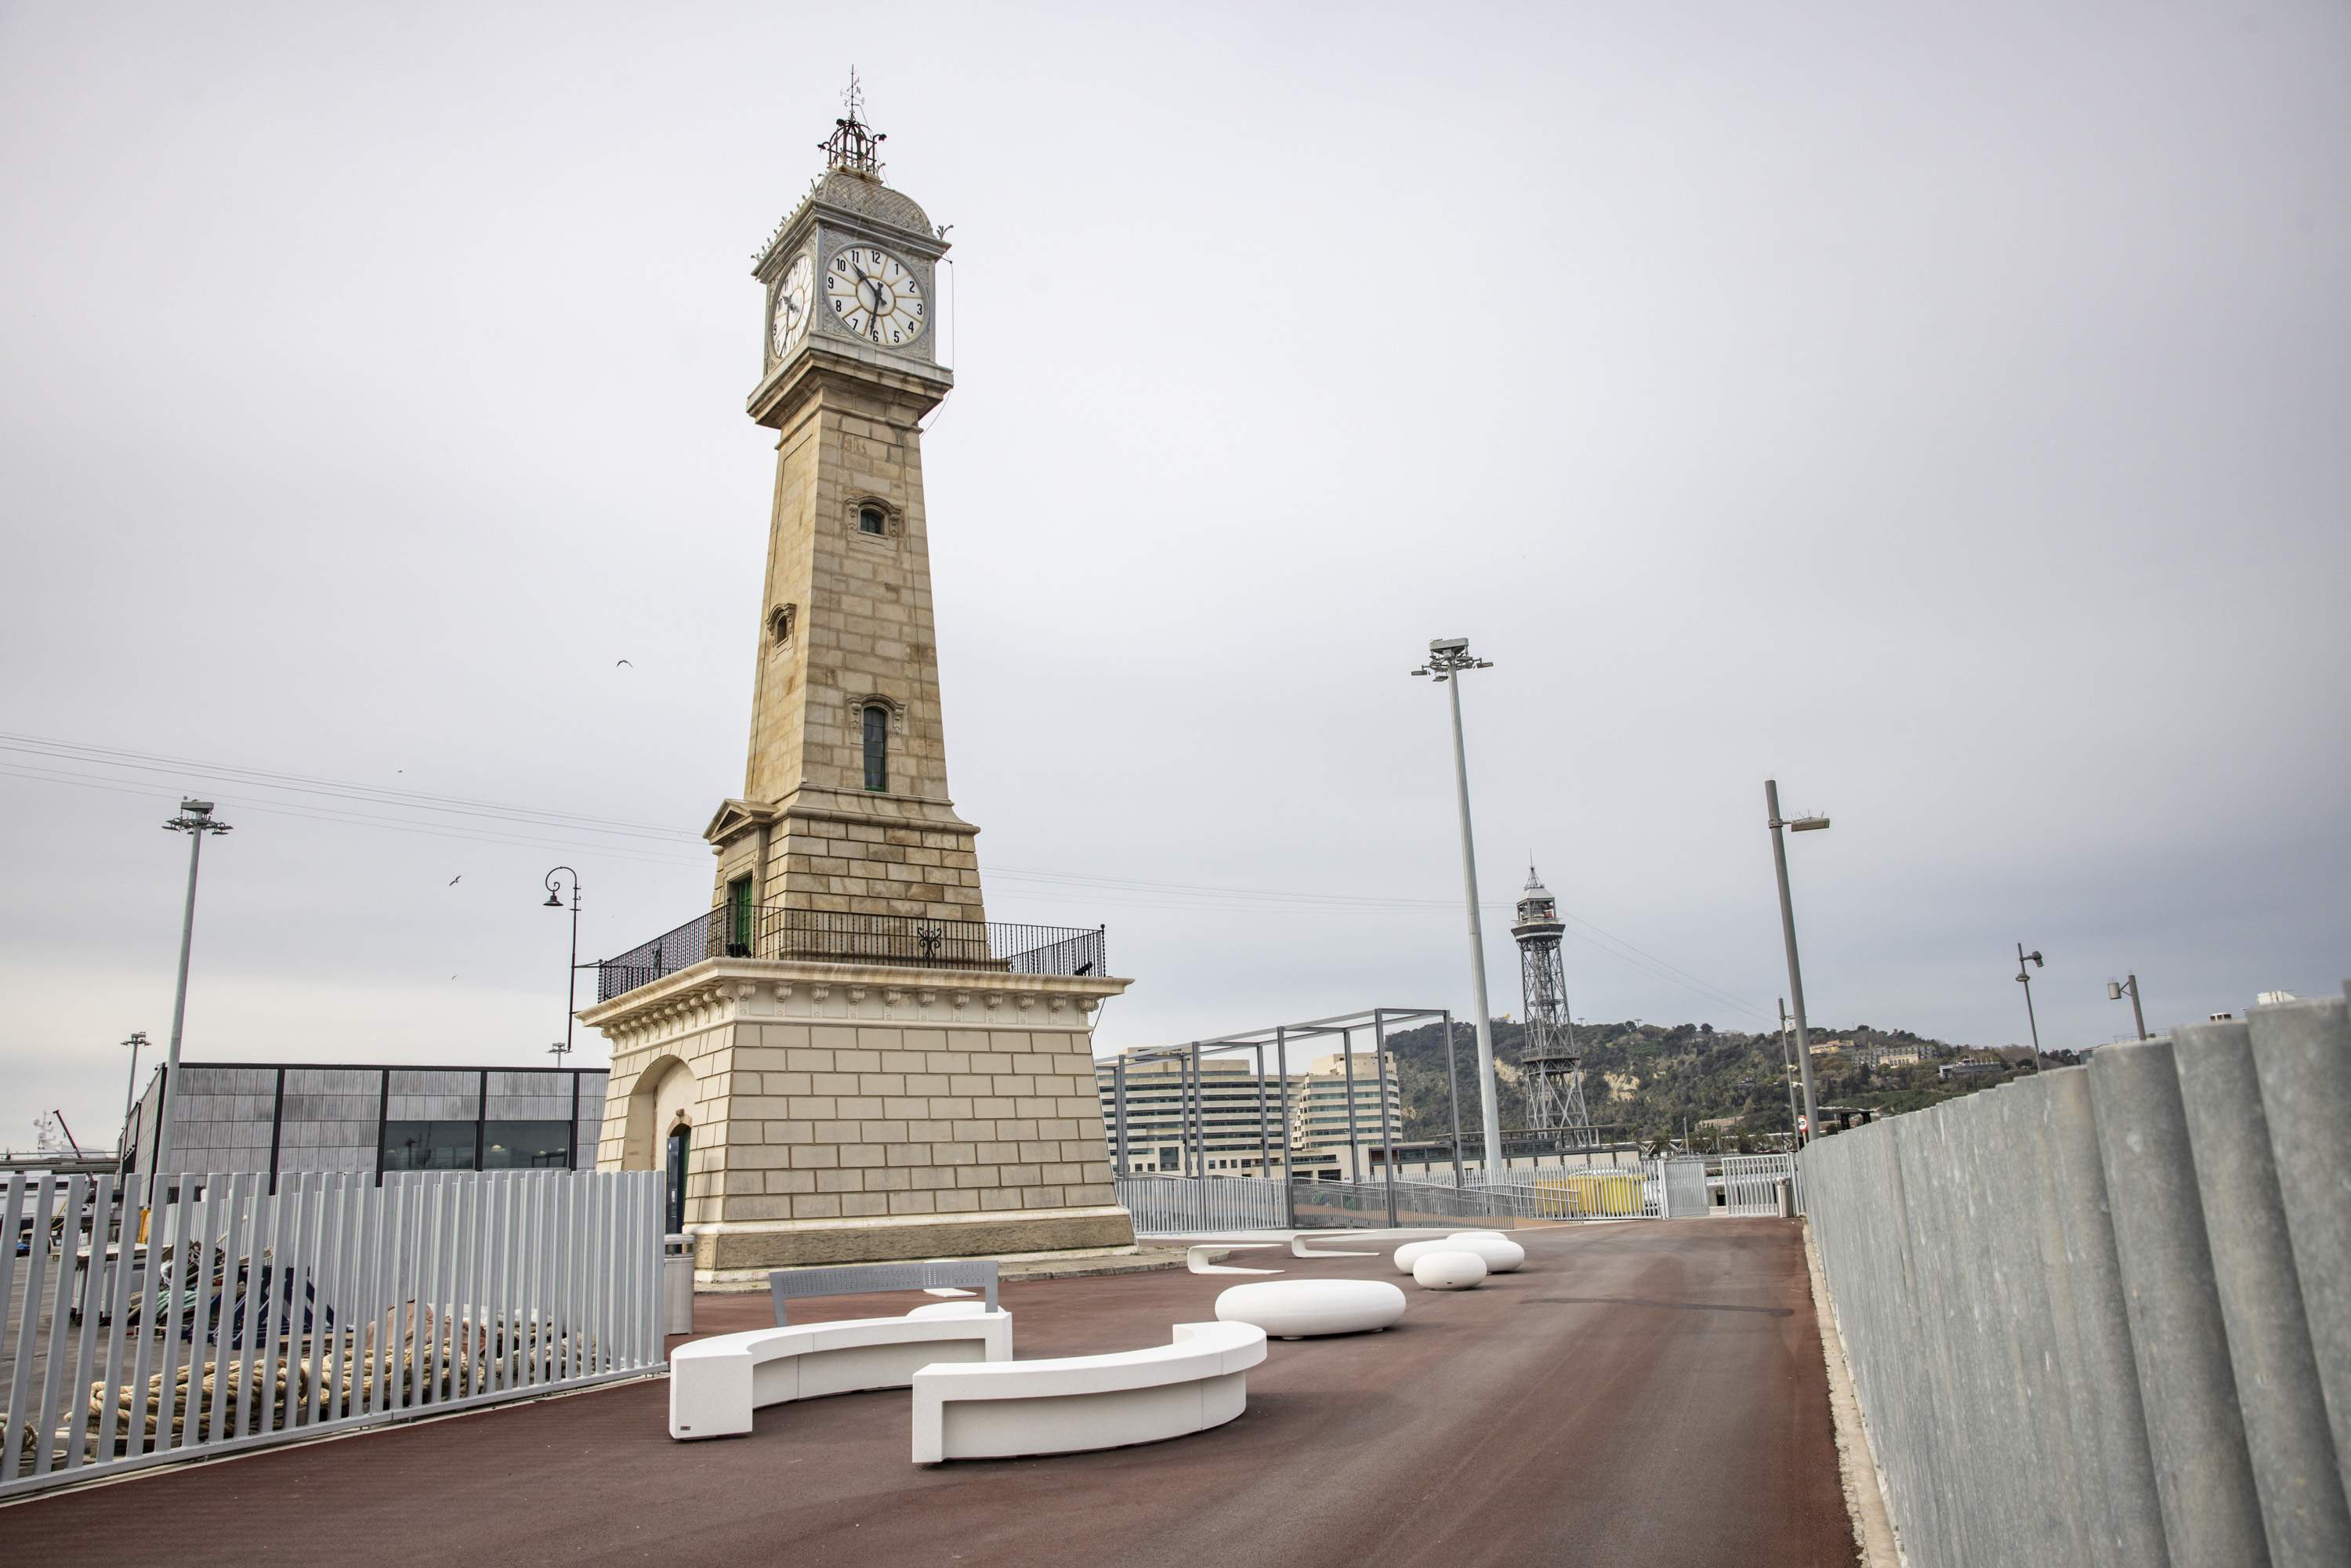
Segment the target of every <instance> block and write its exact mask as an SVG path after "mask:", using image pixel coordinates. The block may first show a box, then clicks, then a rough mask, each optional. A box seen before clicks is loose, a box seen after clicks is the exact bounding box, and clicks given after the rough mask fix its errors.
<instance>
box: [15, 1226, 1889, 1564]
mask: <svg viewBox="0 0 2351 1568" xmlns="http://www.w3.org/2000/svg"><path fill="white" fill-rule="evenodd" d="M1518 1234H1519V1237H1520V1240H1522V1241H1523V1242H1524V1243H1525V1244H1526V1247H1527V1251H1528V1260H1527V1266H1526V1267H1525V1268H1524V1269H1523V1270H1520V1271H1519V1272H1517V1273H1515V1274H1501V1275H1496V1276H1493V1277H1492V1278H1490V1279H1489V1280H1488V1281H1487V1282H1486V1284H1485V1285H1484V1286H1482V1287H1480V1288H1479V1289H1478V1290H1475V1291H1462V1292H1458V1293H1452V1294H1447V1293H1440V1292H1437V1291H1422V1290H1418V1289H1416V1288H1415V1287H1413V1286H1412V1285H1411V1284H1410V1283H1409V1281H1404V1288H1405V1293H1406V1295H1407V1296H1408V1297H1409V1299H1410V1301H1411V1307H1410V1310H1409V1311H1408V1312H1406V1313H1405V1319H1404V1322H1401V1323H1399V1324H1398V1325H1397V1326H1396V1327H1395V1328H1394V1329H1391V1330H1390V1331H1388V1332H1387V1333H1378V1334H1364V1335H1355V1336H1351V1337H1348V1338H1344V1339H1328V1340H1307V1341H1301V1342H1297V1343H1281V1342H1276V1343H1273V1344H1272V1345H1270V1347H1269V1349H1268V1354H1267V1358H1266V1362H1265V1364H1264V1365H1262V1366H1260V1367H1259V1368H1258V1369H1257V1370H1255V1371H1253V1372H1251V1373H1250V1374H1249V1410H1248V1412H1247V1414H1245V1415H1243V1416H1241V1417H1240V1418H1239V1419H1238V1420H1237V1421H1234V1422H1232V1423H1231V1424H1229V1425H1228V1426H1225V1427H1218V1428H1217V1429H1216V1430H1214V1431H1211V1432H1204V1433H1199V1434H1196V1435H1195V1436H1192V1437H1182V1438H1178V1439H1175V1441H1172V1442H1167V1443H1157V1444H1151V1445H1148V1446H1145V1447H1142V1448H1122V1449H1115V1450H1112V1451H1109V1452H1103V1453H1094V1454H1071V1455H1063V1456H1060V1457H1057V1458H1040V1459H1019V1460H989V1461H966V1462H960V1463H956V1464H951V1465H946V1466H941V1467H935V1468H931V1469H917V1468H916V1467H914V1465H912V1464H910V1463H908V1461H907V1457H906V1456H907V1444H908V1416H907V1398H906V1396H905V1395H904V1393H891V1392H877V1393H871V1394H851V1395H843V1396H838V1397H835V1398H831V1399H820V1400H810V1401H808V1402H806V1403H803V1404H798V1405H787V1406H776V1407H774V1408H772V1409H768V1410H762V1411H760V1412H759V1413H758V1429H757V1430H756V1431H755V1432H754V1433H753V1434H752V1435H751V1436H750V1437H736V1438H721V1439H716V1440H714V1441H710V1442H702V1443H674V1442H672V1441H671V1440H670V1438H669V1437H668V1435H667V1431H666V1428H665V1426H664V1416H665V1412H666V1409H667V1401H668V1385H667V1383H666V1382H665V1381H648V1382H643V1383H636V1384H631V1385H626V1386H622V1387H617V1388H611V1389H603V1390H599V1391H597V1392H595V1393H591V1394H583V1395H575V1396H569V1397H567V1398H559V1399H549V1400H544V1401H541V1402H539V1403H537V1404H532V1405H525V1406H510V1407H508V1408H506V1409H502V1410H494V1411H486V1412H483V1413H480V1414H476V1415H470V1416H458V1417H455V1418H452V1419H449V1420H445V1421H439V1422H433V1423H427V1424H422V1425H417V1426H411V1427H399V1428H395V1429H392V1430H387V1431H381V1432H371V1433H366V1434H362V1435H359V1436H355V1437H348V1438H344V1439H341V1440H338V1441H331V1442H322V1443H311V1444H305V1445H300V1446H298V1447H294V1448H283V1449H277V1450H272V1451H268V1452H265V1453H261V1454H256V1455H254V1456H251V1457H249V1458H243V1459H237V1460H233V1461H227V1462H216V1463H213V1464H208V1465H197V1466H192V1467H188V1468H185V1469H166V1470H158V1471H153V1472H150V1473H148V1474H146V1475H144V1476H141V1477H138V1478H136V1479H130V1480H126V1481H123V1482H120V1483H118V1484H115V1485H112V1486H106V1487H97V1488H92V1489H90V1490H85V1491H80V1492H75V1493H70V1494H67V1495H63V1496H57V1497H50V1498H44V1499H41V1500H36V1501H32V1502H26V1503H23V1504H20V1505H17V1506H16V1507H12V1508H5V1509H0V1563H6V1564H9V1565H12V1568H13V1565H15V1564H18V1563H23V1564H36V1563H37V1564H41V1565H42V1568H104V1565H108V1564H117V1563H120V1564H141V1565H145V1564H153V1563H170V1564H173V1565H174V1568H180V1565H186V1568H194V1565H197V1564H206V1563H221V1564H238V1565H251V1564H269V1563H338V1564H340V1563H351V1564H384V1565H386V1568H392V1565H394V1564H397V1565H399V1568H413V1564H416V1563H460V1562H461V1563H484V1564H492V1565H498V1568H504V1565H507V1564H538V1563H548V1564H563V1565H565V1568H578V1565H582V1564H599V1563H644V1562H653V1561H661V1562H664V1563H687V1564H701V1563H763V1564H764V1563H789V1564H790V1565H791V1568H825V1565H829V1564H884V1563H887V1564H897V1563H908V1564H925V1565H927V1564H933V1563H943V1564H944V1563H955V1564H969V1565H973V1568H980V1565H989V1564H1030V1563H1082V1564H1092V1563H1104V1564H1109V1563H1116V1564H1119V1565H1120V1568H1210V1565H1212V1568H1251V1565H1255V1564H1260V1563H1262V1564H1281V1565H1283V1568H1320V1565H1323V1564H1329V1565H1332V1568H1341V1565H1344V1568H1363V1565H1370V1568H1389V1565H1396V1568H1402V1565H1407V1564H1428V1565H1431V1568H1435V1565H1438V1564H1443V1565H1446V1568H1453V1565H1456V1564H1486V1563H1493V1564H1504V1563H1511V1564H1515V1563H1562V1564H1566V1563H1577V1564H1581V1563H1592V1564H1615V1563H1624V1564H1641V1565H1643V1568H1676V1565H1679V1564H1688V1565H1690V1568H1733V1565H1736V1568H1795V1565H1798V1564H1804V1565H1813V1564H1839V1565H1849V1564H1852V1563H1854V1562H1855V1550H1854V1544H1853V1532H1852V1529H1851V1527H1850V1525H1849V1524H1848V1522H1847V1520H1846V1514H1845V1509H1844V1498H1843V1495H1842V1493H1841V1491H1840V1490H1839V1486H1838V1480H1837V1460H1836V1450H1835V1445H1834V1438H1833V1437H1832V1435H1831V1430H1830V1423H1829V1406H1828V1387H1827V1379H1826V1374H1825V1371H1824V1369H1823V1364H1822V1359H1821V1346H1820V1334H1819V1330H1818V1328H1817V1326H1816V1325H1815V1322H1814V1320H1813V1306H1812V1296H1811V1291H1810V1288H1809V1286H1808V1284H1807V1282H1806V1276H1805V1271H1804V1259H1803V1248H1802V1237H1801V1233H1800V1232H1799V1230H1798V1229H1797V1228H1796V1226H1795V1225H1794V1224H1792V1223H1790V1222H1788V1221H1784V1220H1771V1219H1753V1220H1739V1219H1707V1220H1690V1221H1676V1222H1654V1221H1653V1222H1638V1223H1630V1224H1617V1225H1590V1226H1581V1227H1562V1228H1551V1229H1543V1230H1534V1231H1521V1232H1519V1233H1518ZM1334 1240H1335V1239H1334ZM1235 1261H1236V1262H1243V1263H1265V1264H1267V1265H1268V1266H1272V1265H1273V1264H1274V1263H1276V1262H1279V1263H1280V1264H1281V1265H1284V1266H1286V1267H1287V1269H1288V1270H1289V1272H1288V1273H1287V1274H1286V1275H1284V1276H1283V1277H1285V1278H1290V1277H1314V1276H1322V1277H1330V1278H1341V1277H1349V1276H1360V1277H1364V1278H1373V1279H1398V1278H1399V1277H1398V1276H1397V1275H1396V1274H1395V1271H1394V1269H1393V1266H1392V1265H1390V1264H1389V1263H1388V1261H1387V1260H1386V1259H1385V1258H1384V1257H1378V1258H1361V1259H1332V1260H1312V1261H1301V1260H1289V1259H1282V1258H1280V1256H1279V1255H1278V1254H1272V1253H1264V1252H1257V1253H1244V1254H1241V1255H1239V1256H1238V1257H1237V1258H1236V1259H1235ZM1239 1282H1240V1281H1239V1279H1238V1277H1231V1276H1228V1277H1218V1276H1213V1275H1195V1274H1187V1273H1182V1272H1161V1273H1153V1274H1130V1275H1122V1276H1112V1277H1107V1278H1101V1279H1078V1280H1052V1281H1035V1282H1030V1283H1022V1284H1011V1285H1007V1286H1006V1287H1004V1291H1003V1301H1004V1304H1005V1305H1006V1306H1007V1307H1008V1308H1009V1309H1011V1311H1012V1313H1013V1322H1014V1331H1013V1337H1014V1347H1015V1353H1016V1354H1019V1355H1021V1356H1048V1355H1071V1354H1089V1353H1093V1352H1100V1351H1110V1350H1123V1349H1133V1348H1136V1347H1139V1346H1142V1345H1145V1344H1152V1343H1165V1341H1166V1339H1167V1337H1168V1325H1170V1324H1171V1323H1175V1322H1193V1321H1198V1320H1203V1319H1207V1318H1209V1317H1212V1316H1213V1315H1214V1312H1213V1310H1212V1309H1213V1303H1214V1302H1215V1301H1216V1297H1217V1291H1219V1290H1221V1289H1223V1288H1224V1287H1226V1286H1228V1285H1231V1284H1236V1283H1239ZM918 1301H919V1298H914V1297H910V1296H907V1295H886V1296H865V1297H842V1298H839V1299H837V1300H832V1301H814V1302H810V1303H808V1305H807V1310H806V1313H805V1315H806V1316H807V1318H809V1319H810V1321H814V1320H816V1319H819V1318H845V1317H861V1316H870V1315H880V1314H883V1313H893V1312H904V1311H905V1310H906V1309H907V1308H908V1307H910V1306H912V1305H914V1304H917V1302H918ZM795 1313H796V1316H798V1315H800V1314H799V1309H795ZM696 1314H697V1323H698V1326H699V1327H700V1328H702V1329H703V1330H704V1331H705V1332H722V1331H725V1330H727V1329H735V1328H749V1327H755V1326H758V1325H760V1324H763V1323H765V1322H767V1321H768V1313H767V1302H766V1301H765V1298H764V1297H743V1296H728V1297H719V1296H705V1297H702V1298H700V1300H699V1301H697V1303H696Z"/></svg>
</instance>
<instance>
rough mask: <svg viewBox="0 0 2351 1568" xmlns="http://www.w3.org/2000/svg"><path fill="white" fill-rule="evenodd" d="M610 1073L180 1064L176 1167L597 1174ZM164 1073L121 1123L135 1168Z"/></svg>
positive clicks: (145, 1149) (141, 1165)
mask: <svg viewBox="0 0 2351 1568" xmlns="http://www.w3.org/2000/svg"><path fill="white" fill-rule="evenodd" d="M610 1076H611V1075H610V1074H609V1073H608V1072H607V1071H605V1070H604V1069H602V1068H601V1067H596V1068H587V1067H520V1068H507V1067H339V1066H325V1065H321V1064H318V1063H297V1062H287V1063H283V1064H280V1063H277V1062H258V1061H224V1062H211V1061H183V1062H182V1063H181V1064H180V1084H179V1090H178V1092H177V1093H176V1094H175V1095H174V1097H173V1110H172V1114H173V1116H174V1118H175V1125H174V1127H173V1129H172V1150H171V1163H172V1166H174V1167H175V1169H176V1171H177V1172H180V1173H199V1172H213V1171H266V1172H267V1173H269V1174H270V1175H271V1176H277V1174H279V1173H280V1172H286V1171H303V1172H309V1171H373V1172H376V1173H377V1174H378V1175H381V1174H382V1173H383V1172H385V1171H410V1170H457V1171H470V1170H530V1169H550V1170H564V1169H570V1168H574V1167H579V1168H586V1169H592V1168H593V1167H594V1166H595V1164H596V1137H597V1133H598V1130H599V1129H600V1128H601V1125H602V1124H603V1120H604V1083H605V1080H606V1079H607V1078H608V1077H610ZM162 1098H163V1069H162V1068H160V1067H159V1068H157V1069H156V1070H155V1076H154V1077H153V1078H152V1079H151V1080H150V1081H149V1082H148V1085H147V1092H146V1093H145V1094H143V1095H141V1097H140V1100H139V1103H138V1105H137V1106H136V1107H134V1108H133V1110H132V1112H131V1125H130V1126H129V1127H128V1128H126V1129H125V1130H124V1135H123V1150H122V1153H123V1157H124V1168H125V1169H126V1170H145V1169H147V1168H148V1167H149V1166H150V1165H151V1164H152V1160H153V1155H154V1148H155V1135H156V1134H157V1133H158V1132H159V1131H160V1130H161V1129H160V1127H159V1125H158V1113H159V1109H160V1107H161V1105H162Z"/></svg>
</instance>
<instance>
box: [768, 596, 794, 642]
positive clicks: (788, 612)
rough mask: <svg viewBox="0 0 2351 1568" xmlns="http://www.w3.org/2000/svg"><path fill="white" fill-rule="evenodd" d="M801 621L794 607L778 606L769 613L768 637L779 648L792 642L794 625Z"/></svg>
mask: <svg viewBox="0 0 2351 1568" xmlns="http://www.w3.org/2000/svg"><path fill="white" fill-rule="evenodd" d="M798 619H799V612H798V609H797V607H796V606H794V605H789V604H778V605H777V606H776V607H775V608H774V609H773V610H770V611H768V640H769V641H770V642H772V643H775V644H776V646H778V647H779V648H780V647H782V646H783V645H784V644H785V643H789V642H790V641H791V640H792V623H793V622H795V621H796V620H798Z"/></svg>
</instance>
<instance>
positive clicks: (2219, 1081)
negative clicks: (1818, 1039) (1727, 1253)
mask: <svg viewBox="0 0 2351 1568" xmlns="http://www.w3.org/2000/svg"><path fill="white" fill-rule="evenodd" d="M2346 990H2351V988H2346ZM1802 1168H1803V1173H1804V1182H1805V1189H1806V1200H1807V1204H1808V1207H1809V1209H1810V1213H1811V1223H1812V1227H1813V1236H1814V1239H1815V1240H1816V1243H1817V1245H1818V1246H1819V1249H1820V1254H1821V1264H1822V1268H1823V1271H1824V1272H1825V1274H1826V1276H1827V1280H1828V1288H1829V1297H1830V1300H1831V1302H1832V1304H1833V1306H1834V1310H1835V1313H1836V1320H1837V1326H1838V1328H1839V1330H1840V1331H1841V1332H1842V1333H1843V1334H1844V1343H1845V1349H1846V1353H1847V1355H1848V1357H1849V1358H1850V1360H1851V1362H1852V1365H1853V1375H1854V1382H1855V1387H1856V1390H1857V1392H1858V1394H1859V1396H1860V1399H1861V1405H1862V1412H1863V1416H1864V1418H1865V1420H1866V1421H1867V1423H1868V1425H1869V1430H1870V1438H1871V1442H1872V1444H1873V1446H1874V1448H1875V1449H1876V1457H1877V1462H1878V1465H1879V1467H1880V1469H1882V1470H1883V1471H1884V1472H1885V1475H1886V1488H1887V1492H1888V1496H1887V1499H1886V1502H1887V1506H1888V1508H1889V1509H1890V1510H1891V1511H1892V1513H1893V1516H1894V1522H1895V1526H1896V1530H1897V1531H1900V1533H1901V1537H1902V1543H1903V1547H1904V1550H1905V1552H1906V1555H1907V1559H1908V1561H1909V1563H1911V1564H1912V1565H1913V1568H2011V1565H2013V1564H2033V1563H2052V1564H2058V1563H2063V1564H2071V1563H2095V1564H2116V1565H2122V1564H2129V1565H2130V1568H2163V1565H2165V1564H2170V1565H2172V1568H2200V1565H2203V1564H2208V1563H2209V1564H2223V1563H2225V1564H2231V1565H2243V1568H2259V1565H2261V1564H2265V1563H2266V1564H2273V1565H2275V1568H2302V1565H2304V1564H2312V1565H2317V1564H2326V1565H2330V1568H2341V1565H2342V1564H2345V1563H2351V1505H2346V1496H2351V1021H2346V1005H2345V1002H2344V1001H2343V1000H2340V999H2335V998H2325V999H2321V1000H2315V1001H2296V1002H2289V1003H2285V1004H2283V1005H2280V1006H2276V1007H2268V1008H2259V1009H2254V1011H2253V1012H2252V1015H2251V1018H2250V1019H2248V1020H2247V1021H2244V1022H2228V1023H2212V1024H2198V1025H2193V1026H2189V1027H2184V1028H2182V1029H2179V1030H2176V1031H2175V1032H2174V1034H2173V1035H2172V1036H2171V1037H2170V1038H2168V1039H2162V1040H2145V1041H2141V1042H2138V1043H2137V1044H2129V1045H2111V1046H2106V1047H2104V1048H2102V1049H2101V1050H2100V1051H2098V1052H2097V1054H2096V1055H2095V1056H2094V1057H2093V1058H2092V1059H2091V1061H2090V1065H2088V1066H2087V1067H2077V1068H2063V1069H2058V1070H2054V1071H2048V1072H2044V1073H2042V1074H2039V1075H2037V1076H2035V1077H2032V1078H2029V1079H2026V1080H2023V1081H2022V1082H2014V1083H2010V1084H2006V1085H2003V1086H2002V1087H2001V1088H1998V1089H1993V1090H1990V1091H1987V1092H1982V1093H1979V1094H1973V1095H1970V1096H1969V1097H1967V1098H1966V1099H1963V1100H1955V1101H1952V1102H1950V1103H1948V1104H1944V1105H1940V1106H1938V1107H1937V1108H1935V1109H1934V1110H1932V1111H1924V1112H1919V1113H1916V1114H1913V1115H1907V1116H1896V1117H1894V1118H1892V1119H1890V1120H1888V1121H1885V1122H1880V1123H1877V1124H1875V1125H1872V1126H1868V1127H1864V1128H1860V1129H1857V1130H1855V1131H1853V1132H1849V1133H1844V1134H1839V1135H1837V1136H1835V1137H1832V1138H1827V1139H1823V1141H1821V1142H1820V1143H1817V1144H1815V1145H1813V1146H1812V1147H1811V1148H1809V1149H1807V1150H1806V1151H1805V1152H1804V1155H1803V1156H1802Z"/></svg>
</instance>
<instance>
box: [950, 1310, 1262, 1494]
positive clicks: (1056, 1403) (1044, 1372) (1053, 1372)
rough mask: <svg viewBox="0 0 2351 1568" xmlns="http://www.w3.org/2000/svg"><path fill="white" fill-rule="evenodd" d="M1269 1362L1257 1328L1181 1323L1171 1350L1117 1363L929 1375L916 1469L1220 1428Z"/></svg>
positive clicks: (1083, 1359)
mask: <svg viewBox="0 0 2351 1568" xmlns="http://www.w3.org/2000/svg"><path fill="white" fill-rule="evenodd" d="M1264 1359H1265V1331H1264V1330H1263V1329H1261V1328H1259V1327H1258V1326H1257V1325H1256V1324H1254V1323H1177V1324H1176V1325H1175V1339H1174V1341H1173V1342H1172V1343H1167V1344H1163V1345H1154V1346H1153V1347H1152V1348H1150V1349H1148V1350H1125V1351H1119V1352H1116V1353H1114V1354H1110V1355H1072V1356H1063V1357H1061V1358H1059V1359H1057V1360H1049V1361H989V1362H978V1363H965V1364H960V1365H954V1366H926V1367H925V1368H923V1369H922V1370H921V1371H920V1372H917V1373H916V1374H914V1463H916V1464H918V1465H935V1464H941V1463H944V1462H945V1461H946V1460H948V1459H1008V1458H1017V1457H1019V1456H1020V1455H1023V1454H1074V1453H1079V1452H1081V1451H1083V1450H1085V1449H1088V1448H1124V1447H1126V1446H1127V1445H1128V1444H1130V1443H1155V1442H1158V1441H1159V1440H1160V1439H1162V1438H1164V1437H1183V1436H1184V1435H1185V1434H1186V1433H1189V1432H1205V1431H1207V1429H1208V1428H1209V1427H1221V1426H1223V1425H1224V1424H1225V1423H1226V1422H1228V1421H1229V1420H1231V1419H1232V1418H1233V1417H1234V1416H1238V1415H1239V1414H1240V1413H1241V1411H1242V1410H1243V1409H1245V1408H1247V1407H1248V1405H1249V1368H1250V1367H1252V1366H1255V1365H1257V1364H1259V1362H1262V1361H1263V1360H1264Z"/></svg>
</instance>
